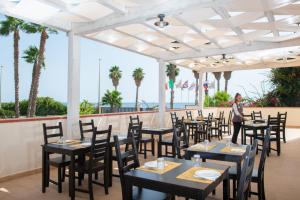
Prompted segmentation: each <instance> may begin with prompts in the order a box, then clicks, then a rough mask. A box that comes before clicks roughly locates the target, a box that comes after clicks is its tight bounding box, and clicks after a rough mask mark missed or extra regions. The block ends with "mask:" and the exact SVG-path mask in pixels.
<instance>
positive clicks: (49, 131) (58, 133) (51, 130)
mask: <svg viewBox="0 0 300 200" xmlns="http://www.w3.org/2000/svg"><path fill="white" fill-rule="evenodd" d="M43 134H44V144H48V142H49V139H53V140H57V139H59V138H60V137H63V128H62V123H61V122H58V125H55V126H47V125H46V124H45V123H43Z"/></svg>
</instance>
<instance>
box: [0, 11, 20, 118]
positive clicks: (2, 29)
mask: <svg viewBox="0 0 300 200" xmlns="http://www.w3.org/2000/svg"><path fill="white" fill-rule="evenodd" d="M23 26H24V21H22V20H20V19H16V18H14V17H8V16H6V19H5V20H4V21H1V22H0V35H2V36H8V35H9V34H11V33H13V43H14V44H13V45H14V81H15V113H16V116H15V117H16V118H18V117H20V107H19V106H20V102H19V101H20V100H19V40H20V30H22V29H23Z"/></svg>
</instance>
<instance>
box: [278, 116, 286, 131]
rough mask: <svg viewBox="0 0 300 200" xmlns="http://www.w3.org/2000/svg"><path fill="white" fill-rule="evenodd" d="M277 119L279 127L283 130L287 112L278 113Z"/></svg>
mask: <svg viewBox="0 0 300 200" xmlns="http://www.w3.org/2000/svg"><path fill="white" fill-rule="evenodd" d="M278 115H279V118H280V126H281V127H282V128H285V125H286V118H287V112H285V113H278Z"/></svg>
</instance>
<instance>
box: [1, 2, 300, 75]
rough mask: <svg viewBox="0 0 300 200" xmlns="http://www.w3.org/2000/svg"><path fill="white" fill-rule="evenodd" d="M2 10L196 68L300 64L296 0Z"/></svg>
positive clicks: (22, 5) (9, 6) (16, 5)
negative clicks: (160, 19)
mask: <svg viewBox="0 0 300 200" xmlns="http://www.w3.org/2000/svg"><path fill="white" fill-rule="evenodd" d="M0 12H2V13H3V14H6V15H10V16H14V17H19V18H22V19H24V20H28V21H31V22H35V23H39V24H44V25H47V26H51V27H54V28H57V29H60V30H63V31H70V30H73V31H74V32H75V33H76V34H79V35H81V36H83V37H87V38H90V39H92V40H96V41H100V42H103V43H106V44H109V45H113V46H117V47H120V48H124V49H127V50H130V51H133V52H137V53H139V54H143V55H146V56H150V57H153V58H157V59H163V60H166V61H169V62H173V63H176V64H178V65H180V66H185V67H188V68H191V69H194V70H203V71H226V70H235V69H251V68H265V67H280V66H283V67H284V66H300V48H299V47H298V46H297V45H299V46H300V26H299V22H300V1H295V0H201V1H199V0H184V1H183V0H151V1H148V0H0ZM161 13H163V14H165V15H166V18H165V20H166V21H168V22H169V23H170V25H169V26H167V27H165V28H159V27H156V26H155V25H154V22H155V21H157V20H158V19H157V15H158V14H161ZM174 41H177V43H174ZM222 54H226V56H225V59H223V57H222Z"/></svg>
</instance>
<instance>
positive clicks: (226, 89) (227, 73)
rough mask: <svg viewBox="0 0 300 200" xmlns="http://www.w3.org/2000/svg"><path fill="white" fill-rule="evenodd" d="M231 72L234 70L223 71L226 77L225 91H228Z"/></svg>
mask: <svg viewBox="0 0 300 200" xmlns="http://www.w3.org/2000/svg"><path fill="white" fill-rule="evenodd" d="M231 73H232V71H227V72H224V73H223V77H224V79H225V92H227V91H228V81H229V80H230V78H231Z"/></svg>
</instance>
